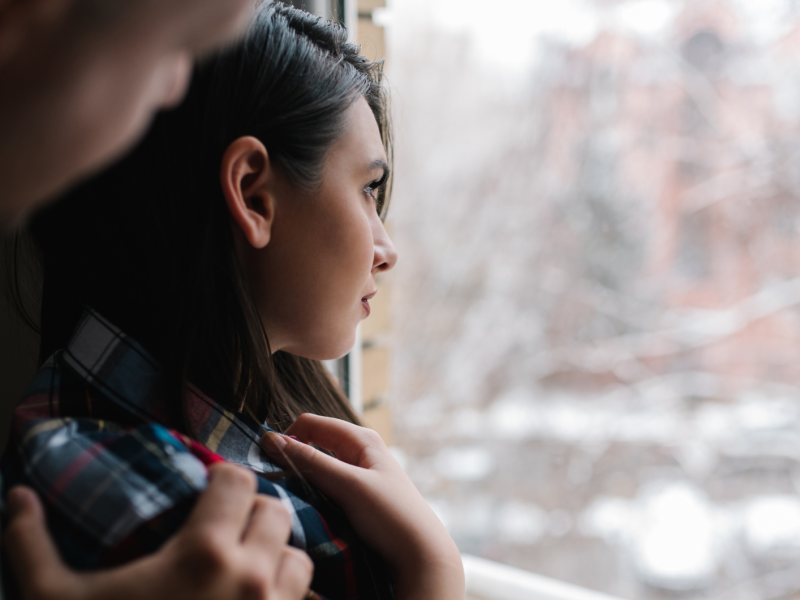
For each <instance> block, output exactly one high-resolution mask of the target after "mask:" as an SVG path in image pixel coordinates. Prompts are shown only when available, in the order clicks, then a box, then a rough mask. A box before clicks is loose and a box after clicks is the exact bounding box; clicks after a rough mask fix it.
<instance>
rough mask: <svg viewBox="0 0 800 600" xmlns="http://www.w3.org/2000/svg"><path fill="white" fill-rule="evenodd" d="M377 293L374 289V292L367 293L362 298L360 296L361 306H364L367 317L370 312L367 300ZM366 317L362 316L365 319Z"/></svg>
mask: <svg viewBox="0 0 800 600" xmlns="http://www.w3.org/2000/svg"><path fill="white" fill-rule="evenodd" d="M377 293H378V291H377V290H375V291H374V292H372V293H371V294H367V295H366V296H364V297H363V298H361V306H363V307H364V310H366V311H367V317H368V316H369V313H370V312H371V309H370V307H369V301H370V300H371V299H372V298H374V297H375V294H377ZM367 317H364V318H365V319H366V318H367Z"/></svg>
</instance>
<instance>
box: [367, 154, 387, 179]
mask: <svg viewBox="0 0 800 600" xmlns="http://www.w3.org/2000/svg"><path fill="white" fill-rule="evenodd" d="M368 169H369V170H370V171H372V170H373V169H383V176H382V177H381V179H380V181H381V183H383V182H384V181H386V180H387V179H389V165H387V164H386V161H385V160H383V159H381V158H378V159H375V160H373V161H372V162H371V163H369V167H368Z"/></svg>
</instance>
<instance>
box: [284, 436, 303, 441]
mask: <svg viewBox="0 0 800 600" xmlns="http://www.w3.org/2000/svg"><path fill="white" fill-rule="evenodd" d="M286 437H288V438H289V439H290V440H294V441H295V442H299V441H300V440H298V439H297V436H294V435H287V436H286Z"/></svg>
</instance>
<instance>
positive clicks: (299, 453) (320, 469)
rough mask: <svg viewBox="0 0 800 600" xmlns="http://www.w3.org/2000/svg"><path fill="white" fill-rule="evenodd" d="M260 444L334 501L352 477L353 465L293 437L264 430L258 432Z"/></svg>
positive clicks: (277, 461)
mask: <svg viewBox="0 0 800 600" xmlns="http://www.w3.org/2000/svg"><path fill="white" fill-rule="evenodd" d="M260 443H261V448H262V449H263V450H264V452H266V453H267V455H269V457H270V458H272V459H273V460H274V461H275V462H276V463H278V464H279V465H280V466H282V467H284V468H289V469H294V470H295V471H297V472H298V473H299V474H300V475H302V476H303V477H305V478H306V479H307V480H308V481H309V482H310V483H312V484H313V485H314V486H315V487H317V488H318V489H319V490H320V491H322V492H323V493H324V494H326V495H328V496H330V497H331V498H333V499H334V500H336V501H337V502H339V501H340V500H341V499H340V498H339V497H338V496H339V495H340V494H341V492H342V490H343V489H348V486H349V483H350V482H351V481H352V477H353V472H352V470H353V469H356V468H357V467H353V466H351V465H348V464H346V463H343V462H342V461H340V460H338V459H336V458H333V457H332V456H328V455H327V454H325V453H324V452H320V451H319V450H317V449H316V448H313V447H312V446H309V445H308V444H304V443H303V442H300V441H298V440H296V439H292V438H290V437H288V436H285V435H281V434H280V433H276V432H274V431H267V432H266V433H265V434H264V435H263V436H261V440H260Z"/></svg>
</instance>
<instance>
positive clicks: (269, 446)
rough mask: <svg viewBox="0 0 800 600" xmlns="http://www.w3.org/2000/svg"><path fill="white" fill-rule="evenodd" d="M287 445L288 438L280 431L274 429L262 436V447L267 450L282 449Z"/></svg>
mask: <svg viewBox="0 0 800 600" xmlns="http://www.w3.org/2000/svg"><path fill="white" fill-rule="evenodd" d="M285 445H286V438H285V437H284V436H282V435H281V434H280V433H275V432H274V431H267V432H266V433H264V435H262V436H261V447H262V448H263V449H264V450H266V451H267V452H269V451H271V450H280V449H281V448H283V447H284V446H285Z"/></svg>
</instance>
